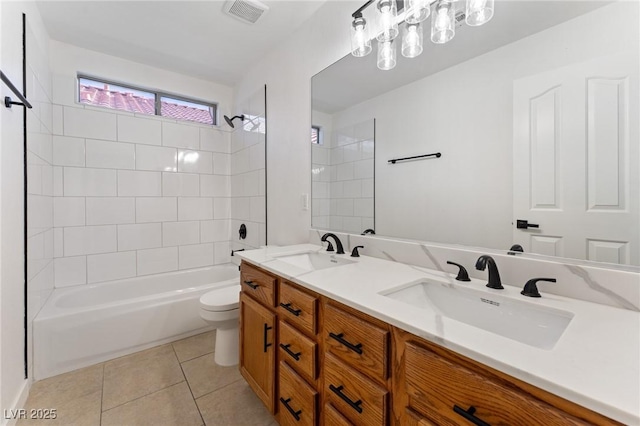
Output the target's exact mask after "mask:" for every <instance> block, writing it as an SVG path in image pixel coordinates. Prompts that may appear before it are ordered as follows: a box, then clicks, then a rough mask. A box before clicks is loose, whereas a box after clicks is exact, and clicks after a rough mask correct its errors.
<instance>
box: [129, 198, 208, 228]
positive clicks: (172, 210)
mask: <svg viewBox="0 0 640 426" xmlns="http://www.w3.org/2000/svg"><path fill="white" fill-rule="evenodd" d="M209 201H211V200H209ZM177 213H178V209H177V201H176V198H175V197H165V198H158V197H141V198H136V222H137V223H144V222H175V221H176V220H178V214H177Z"/></svg>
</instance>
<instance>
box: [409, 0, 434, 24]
mask: <svg viewBox="0 0 640 426" xmlns="http://www.w3.org/2000/svg"><path fill="white" fill-rule="evenodd" d="M405 4H406V10H407V13H406V15H405V17H404V21H405V22H406V23H407V24H418V23H420V22H422V21H424V20H425V19H427V18H428V17H429V15H430V14H431V5H430V1H429V0H406V2H405Z"/></svg>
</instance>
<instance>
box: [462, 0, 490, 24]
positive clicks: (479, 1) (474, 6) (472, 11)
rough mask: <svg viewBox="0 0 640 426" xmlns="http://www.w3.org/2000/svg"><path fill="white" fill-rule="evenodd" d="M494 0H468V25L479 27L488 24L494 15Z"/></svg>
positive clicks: (466, 12) (466, 17) (466, 14)
mask: <svg viewBox="0 0 640 426" xmlns="http://www.w3.org/2000/svg"><path fill="white" fill-rule="evenodd" d="M493 7H494V0H467V8H466V10H465V21H466V23H467V25H470V26H472V27H477V26H478V25H482V24H486V23H487V22H489V20H490V19H491V18H492V17H493Z"/></svg>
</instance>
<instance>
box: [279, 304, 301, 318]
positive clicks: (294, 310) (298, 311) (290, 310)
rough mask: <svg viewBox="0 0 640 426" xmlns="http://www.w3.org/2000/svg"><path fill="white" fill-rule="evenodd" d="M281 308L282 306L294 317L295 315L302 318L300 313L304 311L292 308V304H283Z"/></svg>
mask: <svg viewBox="0 0 640 426" xmlns="http://www.w3.org/2000/svg"><path fill="white" fill-rule="evenodd" d="M280 306H282V307H283V308H285V309H286V310H287V311H289V312H291V313H292V314H293V315H295V316H297V317H299V316H300V312H302V309H293V308H292V307H291V303H281V304H280Z"/></svg>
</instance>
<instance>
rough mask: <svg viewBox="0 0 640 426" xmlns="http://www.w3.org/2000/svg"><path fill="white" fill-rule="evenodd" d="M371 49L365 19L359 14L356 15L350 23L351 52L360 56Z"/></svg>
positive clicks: (366, 53) (365, 54)
mask: <svg viewBox="0 0 640 426" xmlns="http://www.w3.org/2000/svg"><path fill="white" fill-rule="evenodd" d="M371 50H372V48H371V39H370V37H369V30H368V28H367V21H366V20H365V19H364V18H363V17H361V16H359V17H356V18H354V20H353V23H352V24H351V54H352V55H353V56H356V57H359V58H360V57H363V56H367V55H368V54H369V53H371Z"/></svg>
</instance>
